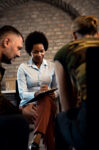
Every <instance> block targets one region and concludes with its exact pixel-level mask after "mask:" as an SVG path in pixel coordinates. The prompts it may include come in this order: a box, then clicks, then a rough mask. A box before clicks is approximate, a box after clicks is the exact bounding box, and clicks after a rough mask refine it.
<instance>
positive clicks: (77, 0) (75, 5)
mask: <svg viewBox="0 0 99 150" xmlns="http://www.w3.org/2000/svg"><path fill="white" fill-rule="evenodd" d="M29 1H30V0H0V17H2V16H3V10H4V9H7V8H11V7H13V6H16V5H20V4H24V3H25V2H29ZM32 1H39V2H45V3H49V4H51V5H54V6H57V7H59V8H61V9H62V10H64V11H65V12H66V13H68V14H69V15H70V16H71V17H72V18H75V17H77V16H79V15H96V16H97V17H99V15H98V14H99V13H98V12H99V8H98V6H99V1H98V0H73V1H72V0H32Z"/></svg>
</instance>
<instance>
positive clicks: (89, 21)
mask: <svg viewBox="0 0 99 150" xmlns="http://www.w3.org/2000/svg"><path fill="white" fill-rule="evenodd" d="M71 30H72V32H78V33H79V34H81V35H85V34H91V35H94V34H96V33H97V32H98V19H97V18H96V17H94V16H79V17H77V18H76V19H75V20H74V21H73V23H72V26H71Z"/></svg>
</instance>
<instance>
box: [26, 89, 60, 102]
mask: <svg viewBox="0 0 99 150" xmlns="http://www.w3.org/2000/svg"><path fill="white" fill-rule="evenodd" d="M57 89H58V88H52V89H49V90H47V91H43V92H40V93H39V94H38V95H37V96H35V97H34V98H33V99H31V100H30V101H28V102H27V103H26V105H27V104H29V103H32V102H35V101H38V100H39V99H40V98H42V97H43V96H46V95H49V94H51V93H53V92H54V91H56V90H57Z"/></svg>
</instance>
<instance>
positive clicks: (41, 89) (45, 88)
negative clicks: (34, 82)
mask: <svg viewBox="0 0 99 150" xmlns="http://www.w3.org/2000/svg"><path fill="white" fill-rule="evenodd" d="M47 90H48V85H47V84H43V85H41V87H40V91H41V92H43V91H47Z"/></svg>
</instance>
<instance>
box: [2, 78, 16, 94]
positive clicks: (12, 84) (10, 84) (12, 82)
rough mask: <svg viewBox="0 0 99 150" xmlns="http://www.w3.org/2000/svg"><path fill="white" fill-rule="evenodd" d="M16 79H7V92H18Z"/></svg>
mask: <svg viewBox="0 0 99 150" xmlns="http://www.w3.org/2000/svg"><path fill="white" fill-rule="evenodd" d="M16 79H17V78H16V77H15V78H5V86H6V90H7V91H9V90H16Z"/></svg>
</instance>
